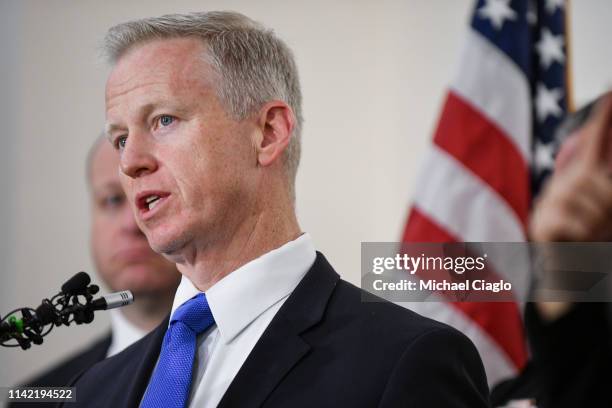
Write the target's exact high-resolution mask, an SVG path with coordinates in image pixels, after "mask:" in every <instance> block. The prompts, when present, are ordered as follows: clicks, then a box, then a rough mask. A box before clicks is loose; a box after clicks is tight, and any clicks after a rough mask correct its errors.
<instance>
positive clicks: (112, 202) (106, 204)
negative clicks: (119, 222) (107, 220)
mask: <svg viewBox="0 0 612 408" xmlns="http://www.w3.org/2000/svg"><path fill="white" fill-rule="evenodd" d="M124 201H125V196H124V195H123V194H112V195H109V196H106V197H104V198H103V199H102V207H103V208H107V209H115V208H117V207H119V206H121V205H122V204H123V202H124Z"/></svg>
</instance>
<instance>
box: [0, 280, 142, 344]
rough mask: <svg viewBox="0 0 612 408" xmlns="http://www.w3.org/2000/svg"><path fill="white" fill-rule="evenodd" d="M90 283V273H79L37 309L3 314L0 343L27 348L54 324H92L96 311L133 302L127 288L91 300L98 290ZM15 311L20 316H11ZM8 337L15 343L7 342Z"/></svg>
mask: <svg viewBox="0 0 612 408" xmlns="http://www.w3.org/2000/svg"><path fill="white" fill-rule="evenodd" d="M90 283H91V278H90V277H89V275H88V274H87V273H86V272H79V273H77V274H76V275H74V276H73V277H72V278H70V279H68V280H67V281H66V282H65V283H64V284H63V285H62V287H61V291H60V292H59V293H58V294H56V295H55V296H53V297H52V298H51V299H43V300H42V302H41V304H40V305H39V306H38V307H37V308H36V309H32V308H29V307H23V308H18V309H15V310H13V311H12V312H10V313H8V314H6V315H5V316H4V317H3V318H2V319H0V346H4V347H21V348H22V349H24V350H26V349H28V348H30V346H31V344H32V343H34V344H42V342H43V337H44V336H46V335H47V334H49V333H50V332H51V330H52V329H53V327H56V326H62V325H64V326H70V324H71V323H75V324H83V323H91V322H92V321H93V319H94V311H96V310H109V309H115V308H117V307H122V306H126V305H129V304H131V303H133V302H134V295H133V294H132V292H130V291H129V290H124V291H121V292H115V293H109V294H108V295H104V296H102V297H100V298H98V299H95V300H94V299H93V295H95V294H96V293H98V290H99V287H98V286H97V285H90ZM16 313H21V318H19V316H18V315H14V314H16ZM45 326H48V327H45ZM11 340H13V341H15V342H16V343H10V342H9V341H11Z"/></svg>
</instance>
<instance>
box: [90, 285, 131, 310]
mask: <svg viewBox="0 0 612 408" xmlns="http://www.w3.org/2000/svg"><path fill="white" fill-rule="evenodd" d="M132 303H134V295H133V294H132V292H130V291H129V290H122V291H121V292H115V293H109V294H108V295H104V296H102V297H101V298H98V299H96V300H94V301H93V302H91V306H92V309H93V310H109V309H115V308H117V307H123V306H127V305H129V304H132Z"/></svg>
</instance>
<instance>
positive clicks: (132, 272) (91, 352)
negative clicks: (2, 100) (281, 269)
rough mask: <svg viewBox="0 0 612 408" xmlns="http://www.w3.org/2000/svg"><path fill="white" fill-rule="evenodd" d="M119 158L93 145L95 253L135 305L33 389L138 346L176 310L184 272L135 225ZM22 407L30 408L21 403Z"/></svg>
mask: <svg viewBox="0 0 612 408" xmlns="http://www.w3.org/2000/svg"><path fill="white" fill-rule="evenodd" d="M118 168H119V156H118V154H117V152H116V151H115V150H114V149H113V148H112V146H111V145H110V144H109V143H108V142H107V141H106V139H105V138H103V137H100V138H98V139H97V140H96V142H95V143H94V145H93V146H92V147H91V149H90V152H89V155H88V159H87V184H88V186H89V191H90V194H91V216H92V224H91V254H92V257H93V261H94V264H95V267H96V270H97V272H98V275H99V276H100V278H101V279H102V281H103V282H104V283H105V284H106V285H107V286H108V288H109V289H110V290H111V291H120V290H131V291H132V293H133V294H134V298H135V302H134V303H133V304H132V305H130V306H127V307H123V308H120V309H113V310H111V311H110V315H111V326H112V331H111V333H109V334H108V335H106V336H104V337H103V338H101V339H98V340H97V341H96V342H95V343H94V344H93V345H92V346H91V347H89V348H87V349H86V350H84V351H82V352H80V353H78V354H77V355H75V356H73V357H70V358H68V359H67V360H65V361H63V362H61V363H60V364H58V365H57V366H55V367H53V368H51V369H50V370H48V371H46V372H45V373H43V374H42V375H39V376H38V377H36V378H34V379H32V380H30V381H28V382H27V385H29V386H64V385H66V384H68V383H69V381H70V379H71V378H73V377H74V376H75V375H77V374H78V373H80V372H81V371H82V370H84V369H86V368H89V367H90V366H92V365H93V364H95V363H97V362H98V361H100V360H103V359H104V358H106V357H109V356H112V355H114V354H117V353H118V352H120V351H121V350H123V349H124V348H126V347H127V346H129V345H130V344H132V343H134V342H135V341H137V340H138V339H140V338H141V337H143V336H144V335H145V334H147V333H148V332H149V331H151V330H152V329H153V328H155V327H156V326H157V325H158V324H159V323H160V322H161V321H162V320H163V318H164V317H165V316H166V314H167V313H168V312H169V311H170V308H171V307H172V300H173V298H174V292H175V290H176V287H177V286H178V283H179V281H180V274H179V273H178V271H177V270H176V268H175V266H174V264H173V263H170V262H168V261H167V260H165V259H164V258H163V257H162V256H161V255H158V254H156V253H155V252H153V250H151V248H150V247H149V244H148V242H147V239H146V237H145V236H144V234H143V233H142V232H141V231H140V229H139V228H138V226H137V225H136V223H135V221H134V217H133V215H132V212H131V210H130V208H129V206H128V203H127V201H126V197H125V194H124V192H123V190H122V188H121V185H120V183H119V173H118ZM17 406H20V407H21V406H24V405H23V404H18V405H17Z"/></svg>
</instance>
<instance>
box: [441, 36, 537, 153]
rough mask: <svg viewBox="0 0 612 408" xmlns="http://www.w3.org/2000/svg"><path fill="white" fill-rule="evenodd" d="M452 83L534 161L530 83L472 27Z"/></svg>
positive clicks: (461, 94)
mask: <svg viewBox="0 0 612 408" xmlns="http://www.w3.org/2000/svg"><path fill="white" fill-rule="evenodd" d="M450 87H451V89H452V90H453V92H455V93H456V94H457V95H459V96H461V98H462V99H464V100H465V101H466V102H467V103H469V104H470V105H471V106H472V107H474V108H475V109H477V110H479V111H480V112H481V113H482V115H483V116H484V117H486V118H488V119H489V120H490V121H492V122H493V123H495V124H496V125H497V126H498V127H499V128H500V129H501V130H502V131H503V132H504V134H505V135H506V136H507V137H508V138H509V140H510V141H511V142H512V143H513V144H514V145H515V146H516V148H517V150H518V151H519V152H520V153H521V155H522V157H523V158H524V159H525V162H526V163H530V162H531V160H530V159H531V142H530V140H531V139H530V137H531V110H530V109H531V105H530V104H529V103H528V101H529V100H531V95H530V93H529V83H528V81H527V78H526V77H525V75H524V73H523V71H521V69H520V68H519V67H518V65H516V64H515V63H514V62H513V61H512V60H511V59H510V57H508V56H507V55H506V54H504V53H503V51H501V50H500V49H499V48H497V47H495V46H494V45H493V44H491V43H490V42H489V40H488V39H486V38H485V37H483V36H482V35H481V34H479V33H478V32H476V31H474V30H473V29H470V30H468V35H467V39H466V41H465V43H464V46H463V51H462V55H461V58H460V63H459V67H458V70H457V71H456V76H455V78H454V80H453V82H452V83H451V86H450Z"/></svg>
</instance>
